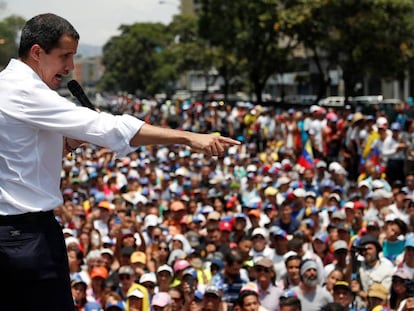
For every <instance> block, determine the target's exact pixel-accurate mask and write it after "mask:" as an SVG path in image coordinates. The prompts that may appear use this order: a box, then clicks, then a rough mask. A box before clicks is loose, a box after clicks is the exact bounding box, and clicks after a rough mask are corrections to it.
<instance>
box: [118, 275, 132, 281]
mask: <svg viewBox="0 0 414 311" xmlns="http://www.w3.org/2000/svg"><path fill="white" fill-rule="evenodd" d="M130 278H131V276H130V275H129V274H121V275H120V276H119V279H120V280H121V281H123V280H129V279H130Z"/></svg>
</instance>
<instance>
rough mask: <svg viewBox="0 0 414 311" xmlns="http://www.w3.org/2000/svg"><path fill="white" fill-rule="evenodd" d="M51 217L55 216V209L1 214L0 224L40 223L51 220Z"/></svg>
mask: <svg viewBox="0 0 414 311" xmlns="http://www.w3.org/2000/svg"><path fill="white" fill-rule="evenodd" d="M51 217H53V211H47V212H34V213H24V214H18V215H8V216H0V225H3V226H4V225H17V224H31V223H39V222H44V221H46V220H49V219H50V218H51Z"/></svg>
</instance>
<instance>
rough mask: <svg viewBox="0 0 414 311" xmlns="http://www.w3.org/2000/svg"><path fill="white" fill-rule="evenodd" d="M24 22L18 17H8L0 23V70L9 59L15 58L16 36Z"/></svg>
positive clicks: (16, 48)
mask: <svg viewBox="0 0 414 311" xmlns="http://www.w3.org/2000/svg"><path fill="white" fill-rule="evenodd" d="M24 23H25V20H24V19H23V18H22V17H19V16H15V15H12V16H9V17H7V18H5V19H4V20H3V21H0V68H3V67H4V66H6V65H7V63H8V62H9V60H10V58H12V57H17V50H18V45H17V35H18V33H19V31H20V30H21V29H22V28H23V25H24Z"/></svg>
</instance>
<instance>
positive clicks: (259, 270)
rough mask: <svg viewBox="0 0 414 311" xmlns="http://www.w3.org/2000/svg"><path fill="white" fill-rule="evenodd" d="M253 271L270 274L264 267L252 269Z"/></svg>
mask: <svg viewBox="0 0 414 311" xmlns="http://www.w3.org/2000/svg"><path fill="white" fill-rule="evenodd" d="M254 270H255V271H256V272H266V273H269V272H270V269H269V268H265V267H254Z"/></svg>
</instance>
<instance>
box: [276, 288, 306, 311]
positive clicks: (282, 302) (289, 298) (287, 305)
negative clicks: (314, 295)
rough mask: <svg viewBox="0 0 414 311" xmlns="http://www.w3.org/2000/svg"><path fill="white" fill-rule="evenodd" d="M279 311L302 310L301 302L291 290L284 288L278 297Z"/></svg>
mask: <svg viewBox="0 0 414 311" xmlns="http://www.w3.org/2000/svg"><path fill="white" fill-rule="evenodd" d="M279 309H280V311H302V303H301V302H300V299H299V297H298V295H297V294H296V293H295V292H294V291H293V290H286V291H284V292H283V293H282V295H281V296H280V298H279Z"/></svg>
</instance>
